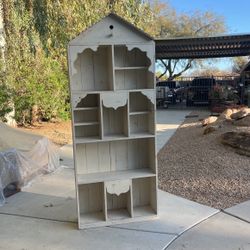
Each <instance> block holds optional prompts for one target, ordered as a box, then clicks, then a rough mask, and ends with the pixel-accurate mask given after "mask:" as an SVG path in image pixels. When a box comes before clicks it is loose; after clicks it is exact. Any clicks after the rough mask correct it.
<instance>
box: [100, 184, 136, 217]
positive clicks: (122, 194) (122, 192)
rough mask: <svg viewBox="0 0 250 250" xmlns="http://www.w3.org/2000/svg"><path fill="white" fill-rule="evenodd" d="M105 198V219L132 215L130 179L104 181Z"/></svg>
mask: <svg viewBox="0 0 250 250" xmlns="http://www.w3.org/2000/svg"><path fill="white" fill-rule="evenodd" d="M105 192H106V199H107V219H108V220H112V221H114V220H122V219H125V218H130V217H132V200H131V199H132V197H131V181H130V180H123V181H111V182H107V183H105Z"/></svg>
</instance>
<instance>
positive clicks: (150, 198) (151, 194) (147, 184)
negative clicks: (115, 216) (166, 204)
mask: <svg viewBox="0 0 250 250" xmlns="http://www.w3.org/2000/svg"><path fill="white" fill-rule="evenodd" d="M156 183H157V182H156V177H146V178H138V179H133V180H132V190H133V215H134V217H143V216H148V215H152V214H157V185H156Z"/></svg>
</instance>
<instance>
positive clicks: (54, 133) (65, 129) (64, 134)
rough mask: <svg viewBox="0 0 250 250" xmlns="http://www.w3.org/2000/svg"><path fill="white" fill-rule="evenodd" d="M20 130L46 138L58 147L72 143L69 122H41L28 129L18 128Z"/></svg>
mask: <svg viewBox="0 0 250 250" xmlns="http://www.w3.org/2000/svg"><path fill="white" fill-rule="evenodd" d="M18 128H19V129H21V130H25V131H29V132H32V133H35V134H39V135H43V136H46V137H48V138H49V139H50V140H51V141H53V142H54V143H55V144H56V145H58V146H63V145H65V144H68V143H72V132H71V121H66V122H55V123H52V122H41V123H37V124H35V125H34V126H30V127H18Z"/></svg>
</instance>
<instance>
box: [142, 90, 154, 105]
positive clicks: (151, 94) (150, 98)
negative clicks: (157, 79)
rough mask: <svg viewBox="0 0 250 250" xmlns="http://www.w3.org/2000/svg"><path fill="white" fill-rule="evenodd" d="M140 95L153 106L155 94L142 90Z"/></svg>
mask: <svg viewBox="0 0 250 250" xmlns="http://www.w3.org/2000/svg"><path fill="white" fill-rule="evenodd" d="M141 93H142V94H143V95H144V96H146V97H147V98H148V99H149V100H150V101H151V103H152V104H155V92H154V91H152V90H142V91H141Z"/></svg>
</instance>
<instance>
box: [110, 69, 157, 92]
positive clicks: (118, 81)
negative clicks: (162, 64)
mask: <svg viewBox="0 0 250 250" xmlns="http://www.w3.org/2000/svg"><path fill="white" fill-rule="evenodd" d="M153 88H154V73H153V72H151V71H149V70H148V69H147V68H138V69H137V68H124V69H122V68H119V69H115V89H116V90H130V89H153Z"/></svg>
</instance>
